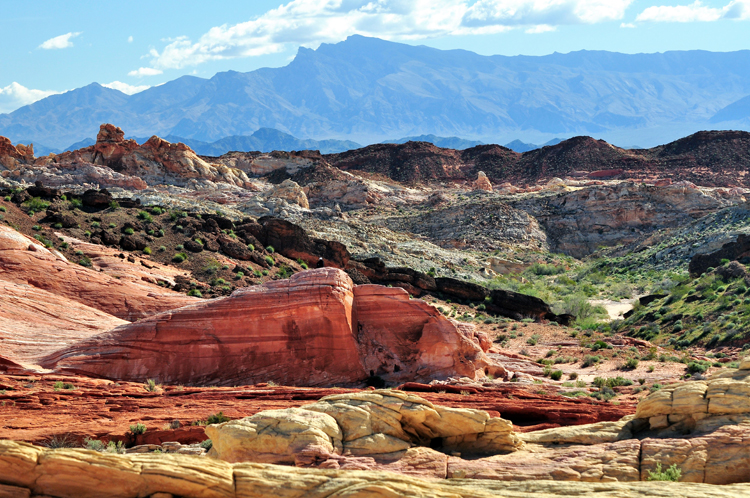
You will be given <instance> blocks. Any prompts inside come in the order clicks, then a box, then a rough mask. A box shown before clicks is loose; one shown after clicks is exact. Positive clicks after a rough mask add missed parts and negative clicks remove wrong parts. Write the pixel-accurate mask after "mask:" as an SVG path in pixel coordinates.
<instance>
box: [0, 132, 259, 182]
mask: <svg viewBox="0 0 750 498" xmlns="http://www.w3.org/2000/svg"><path fill="white" fill-rule="evenodd" d="M4 140H7V139H4ZM18 147H21V146H18ZM18 147H15V148H13V147H12V145H11V146H10V147H8V144H5V143H4V142H3V145H0V164H2V165H3V166H5V169H8V170H11V171H8V173H7V175H8V176H10V177H12V178H15V179H18V180H21V179H23V180H27V181H31V182H33V181H36V180H43V181H44V183H45V184H47V185H61V184H63V183H65V182H64V181H63V180H66V179H67V180H69V181H70V183H82V182H83V181H92V182H97V183H99V184H101V185H102V186H122V187H128V188H133V189H144V188H146V187H147V186H148V185H159V184H172V185H180V186H188V185H191V184H192V183H193V182H196V181H197V182H205V181H209V182H225V183H229V184H232V185H236V186H238V187H245V186H249V185H250V181H249V178H248V177H247V174H246V173H245V172H243V171H241V170H238V169H234V168H229V167H227V166H224V165H221V164H211V163H208V162H206V161H205V160H203V159H201V158H200V157H198V155H197V154H195V152H193V151H192V150H191V149H190V147H188V146H187V145H185V144H182V143H178V144H172V143H169V142H167V141H165V140H162V139H161V138H159V137H156V136H154V137H151V138H150V139H149V140H148V141H147V142H146V143H144V144H143V145H138V143H137V142H136V141H135V140H125V138H124V133H123V131H122V130H121V129H120V128H117V127H116V126H114V125H111V124H103V125H102V126H101V128H100V130H99V134H98V135H97V137H96V144H94V145H92V146H90V147H85V148H82V149H78V150H75V151H70V152H63V153H62V154H59V155H55V154H50V155H49V156H46V157H41V158H38V159H36V160H34V159H33V151H32V152H31V154H32V155H31V157H30V158H29V157H27V156H24V159H23V160H19V159H17V158H16V156H18V155H19V154H23V153H24V152H25V151H26V148H24V149H23V150H22V151H21V152H20V153H19V151H18ZM14 151H15V152H14ZM6 163H8V164H6ZM22 165H26V166H25V167H21V166H22ZM102 167H104V169H101V168H102ZM5 175H6V174H5V173H4V176H5Z"/></svg>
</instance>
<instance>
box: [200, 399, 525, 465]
mask: <svg viewBox="0 0 750 498" xmlns="http://www.w3.org/2000/svg"><path fill="white" fill-rule="evenodd" d="M206 434H207V435H208V436H209V437H210V438H211V440H212V442H213V449H212V454H213V455H214V456H215V457H217V458H219V459H221V460H225V461H229V462H243V461H252V462H264V463H282V464H298V465H313V464H315V465H316V466H323V467H335V468H339V466H340V465H341V464H342V463H346V460H345V459H343V460H342V459H340V458H336V456H354V457H374V460H375V461H377V460H378V459H381V458H383V457H385V458H387V459H399V457H402V456H404V455H405V454H406V452H407V450H409V449H410V448H412V447H414V446H430V445H432V446H433V447H437V448H440V449H442V450H444V451H465V452H470V453H474V454H482V453H491V454H497V453H504V452H513V451H516V450H518V449H519V448H520V447H521V446H522V443H521V441H520V440H519V439H518V437H517V436H516V435H515V434H514V433H513V424H511V423H510V422H508V421H507V420H503V419H502V418H490V416H489V415H488V414H487V413H486V412H484V411H481V410H471V409H460V408H446V407H441V406H435V405H433V404H432V403H429V402H427V401H425V400H423V399H421V398H419V397H417V396H415V395H413V394H407V393H403V392H398V391H375V392H362V393H356V394H344V395H334V396H326V397H325V398H322V399H321V400H320V401H318V402H317V403H314V404H312V405H305V406H302V407H300V408H289V409H286V410H275V411H266V412H261V413H258V414H256V415H253V416H252V417H248V418H244V419H240V420H233V421H230V422H225V423H223V424H218V425H211V426H209V427H207V428H206Z"/></svg>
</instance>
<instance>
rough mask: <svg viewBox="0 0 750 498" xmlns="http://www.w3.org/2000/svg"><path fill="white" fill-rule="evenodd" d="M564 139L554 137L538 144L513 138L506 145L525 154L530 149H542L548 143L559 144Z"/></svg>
mask: <svg viewBox="0 0 750 498" xmlns="http://www.w3.org/2000/svg"><path fill="white" fill-rule="evenodd" d="M562 141H563V139H562V138H553V139H552V140H550V141H549V142H546V143H544V144H542V145H536V144H529V143H526V142H521V141H520V140H513V141H512V142H508V143H507V144H505V146H506V147H507V148H509V149H510V150H513V151H516V152H520V153H522V154H523V153H524V152H528V151H530V150H536V149H541V148H542V147H547V146H548V145H557V144H559V143H560V142H562Z"/></svg>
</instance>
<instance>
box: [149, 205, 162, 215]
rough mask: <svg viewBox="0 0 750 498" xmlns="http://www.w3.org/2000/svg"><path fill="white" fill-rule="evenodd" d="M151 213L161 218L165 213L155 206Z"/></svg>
mask: <svg viewBox="0 0 750 498" xmlns="http://www.w3.org/2000/svg"><path fill="white" fill-rule="evenodd" d="M151 212H152V213H153V214H155V215H156V216H159V215H160V214H163V213H164V210H163V209H162V208H160V207H159V206H154V207H152V208H151Z"/></svg>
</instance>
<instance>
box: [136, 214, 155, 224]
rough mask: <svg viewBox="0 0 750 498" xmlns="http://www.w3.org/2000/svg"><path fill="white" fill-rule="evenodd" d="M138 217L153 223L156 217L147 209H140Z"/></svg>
mask: <svg viewBox="0 0 750 498" xmlns="http://www.w3.org/2000/svg"><path fill="white" fill-rule="evenodd" d="M138 218H140V219H142V220H143V221H145V222H147V223H151V222H152V221H154V218H153V217H152V216H151V215H150V214H149V213H148V212H146V211H138Z"/></svg>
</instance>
